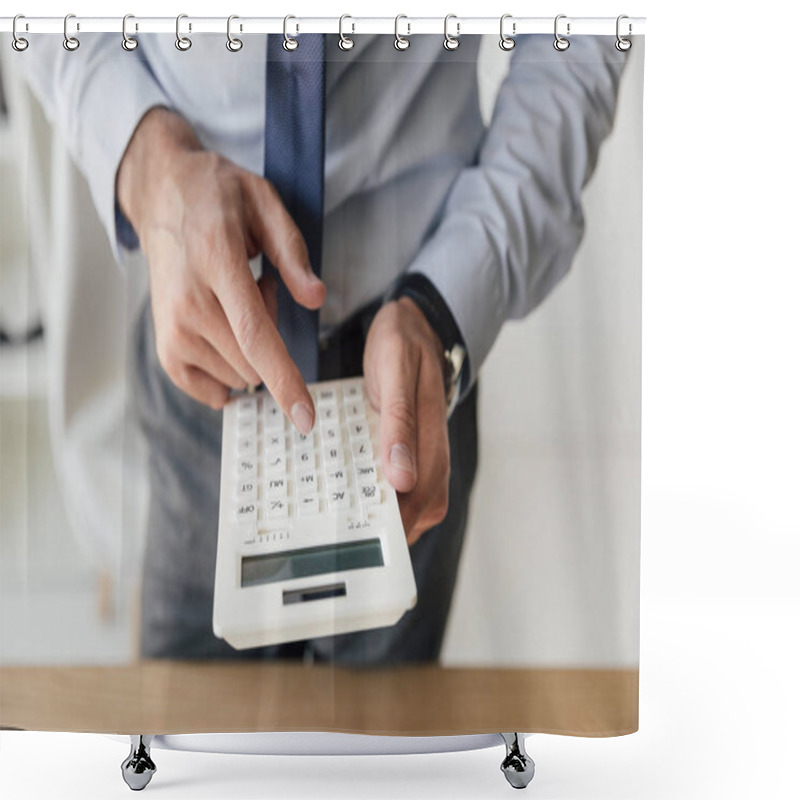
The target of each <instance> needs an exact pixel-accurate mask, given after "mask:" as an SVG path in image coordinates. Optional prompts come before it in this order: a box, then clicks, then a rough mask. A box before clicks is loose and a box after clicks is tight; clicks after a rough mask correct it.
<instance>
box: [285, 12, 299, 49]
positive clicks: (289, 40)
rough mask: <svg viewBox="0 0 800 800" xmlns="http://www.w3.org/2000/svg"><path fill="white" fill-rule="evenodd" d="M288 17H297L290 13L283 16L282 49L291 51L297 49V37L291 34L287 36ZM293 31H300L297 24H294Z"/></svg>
mask: <svg viewBox="0 0 800 800" xmlns="http://www.w3.org/2000/svg"><path fill="white" fill-rule="evenodd" d="M290 19H297V17H293V16H292V15H291V14H288V15H287V16H285V17H284V18H283V49H284V50H287V51H288V52H290V53H291V52H292V51H294V50H297V39H295V38H294V37H293V36H289V32H288V30H287V27H288V25H289V20H290ZM295 31H296V32H297V33H300V26H299V25H297V24H295Z"/></svg>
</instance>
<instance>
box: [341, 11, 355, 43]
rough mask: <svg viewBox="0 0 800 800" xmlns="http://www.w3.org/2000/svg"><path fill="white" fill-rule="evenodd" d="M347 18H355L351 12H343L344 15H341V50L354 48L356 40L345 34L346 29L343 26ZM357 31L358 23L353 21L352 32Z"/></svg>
mask: <svg viewBox="0 0 800 800" xmlns="http://www.w3.org/2000/svg"><path fill="white" fill-rule="evenodd" d="M346 19H353V18H352V17H351V16H350V15H349V14H342V16H341V17H339V49H340V50H352V49H353V47H354V46H355V42H354V41H353V40H352V39H351V38H350V37H349V36H345V35H344V29H343V27H342V26H343V25H344V21H345V20H346ZM355 32H356V24H355V22H353V23H351V30H350V33H355Z"/></svg>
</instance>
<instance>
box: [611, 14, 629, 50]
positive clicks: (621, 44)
mask: <svg viewBox="0 0 800 800" xmlns="http://www.w3.org/2000/svg"><path fill="white" fill-rule="evenodd" d="M624 19H628V16H627V14H620V15H619V16H618V17H617V41H616V42H615V43H614V47H616V48H617V50H619V51H620V53H626V52H627V51H628V50H630V49H631V44H632V42H631V40H630V39H625V38H624V37H622V36H621V35H620V32H619V24H620V22H622V20H624ZM632 30H633V28H632V26H631V24H630V22H629V23H628V36H630V35H631V31H632Z"/></svg>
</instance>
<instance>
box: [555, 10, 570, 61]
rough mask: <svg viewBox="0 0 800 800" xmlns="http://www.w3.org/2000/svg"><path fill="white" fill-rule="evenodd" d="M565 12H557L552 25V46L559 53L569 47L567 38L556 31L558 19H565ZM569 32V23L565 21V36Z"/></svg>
mask: <svg viewBox="0 0 800 800" xmlns="http://www.w3.org/2000/svg"><path fill="white" fill-rule="evenodd" d="M566 18H567V15H566V14H559V15H558V16H557V17H556V21H555V23H554V25H553V32H554V34H555V37H556V38H555V41H554V42H553V47H555V49H556V50H558V52H559V53H563V52H564V51H565V50H568V49H569V39H567V38H565V37H564V36H562V35H561V34H560V33H559V32H558V22H559V20H562V19H566ZM569 34H570V24H569V22H567V36H569Z"/></svg>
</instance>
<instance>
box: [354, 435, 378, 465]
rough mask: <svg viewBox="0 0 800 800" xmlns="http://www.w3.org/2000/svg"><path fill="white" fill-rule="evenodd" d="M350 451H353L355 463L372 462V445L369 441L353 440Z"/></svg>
mask: <svg viewBox="0 0 800 800" xmlns="http://www.w3.org/2000/svg"><path fill="white" fill-rule="evenodd" d="M350 449H351V450H352V451H353V461H356V462H361V461H372V459H373V454H372V443H371V442H370V440H369V439H351V440H350Z"/></svg>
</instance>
